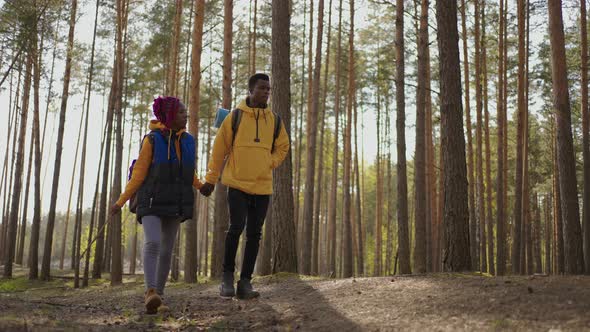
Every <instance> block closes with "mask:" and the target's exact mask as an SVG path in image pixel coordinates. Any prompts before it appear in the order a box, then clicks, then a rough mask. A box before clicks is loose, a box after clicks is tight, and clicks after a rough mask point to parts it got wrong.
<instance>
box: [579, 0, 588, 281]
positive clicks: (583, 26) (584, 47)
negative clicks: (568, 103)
mask: <svg viewBox="0 0 590 332" xmlns="http://www.w3.org/2000/svg"><path fill="white" fill-rule="evenodd" d="M586 22H587V19H586V1H585V0H580V52H581V55H580V62H581V71H582V72H581V84H580V86H581V90H582V91H581V99H582V103H581V105H580V106H581V107H580V110H581V113H582V151H583V152H582V155H583V158H584V193H583V197H582V202H584V203H583V211H582V225H583V227H582V228H583V231H584V271H585V272H586V274H589V273H590V109H589V108H588V23H586Z"/></svg>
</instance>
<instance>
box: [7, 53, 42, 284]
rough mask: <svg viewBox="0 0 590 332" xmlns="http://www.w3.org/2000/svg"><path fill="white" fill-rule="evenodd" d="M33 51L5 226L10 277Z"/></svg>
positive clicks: (14, 246)
mask: <svg viewBox="0 0 590 332" xmlns="http://www.w3.org/2000/svg"><path fill="white" fill-rule="evenodd" d="M34 56H35V54H34V52H30V53H29V54H28V55H27V65H26V69H25V83H24V87H23V101H22V107H21V110H20V116H21V120H20V129H19V136H18V144H17V145H18V151H17V152H16V158H14V159H13V162H14V183H13V184H12V201H11V202H10V217H9V219H8V224H7V225H5V228H7V233H6V234H7V236H6V238H5V239H6V243H5V250H6V256H5V261H4V277H5V278H12V263H13V262H14V254H15V251H16V235H17V228H18V211H19V209H18V208H19V203H20V195H21V191H22V182H23V169H24V159H25V138H26V132H27V119H28V115H29V97H30V93H31V76H32V68H33V62H35V61H37V59H36V58H35V57H34ZM15 130H16V128H15Z"/></svg>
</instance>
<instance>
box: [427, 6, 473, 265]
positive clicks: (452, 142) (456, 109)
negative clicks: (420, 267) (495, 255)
mask: <svg viewBox="0 0 590 332" xmlns="http://www.w3.org/2000/svg"><path fill="white" fill-rule="evenodd" d="M436 9H437V10H436V21H437V23H438V31H437V36H438V48H439V54H440V78H441V90H440V92H441V95H442V96H448V98H445V99H443V100H442V101H441V125H442V128H441V134H442V147H443V163H444V188H445V195H444V206H443V213H444V216H443V224H444V225H445V248H444V260H443V262H444V269H445V270H446V271H463V270H470V269H471V266H470V265H471V264H470V263H471V257H470V255H469V249H468V248H469V209H468V206H467V170H466V168H465V165H466V163H465V137H464V136H463V123H462V118H463V107H462V105H461V70H460V66H459V47H458V41H459V35H458V31H457V0H444V1H443V0H437V1H436Z"/></svg>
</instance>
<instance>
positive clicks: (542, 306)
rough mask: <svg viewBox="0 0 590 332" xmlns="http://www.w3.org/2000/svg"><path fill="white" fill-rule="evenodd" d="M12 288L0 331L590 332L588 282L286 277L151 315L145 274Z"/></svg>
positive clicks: (177, 299) (200, 292)
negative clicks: (145, 303) (245, 292)
mask: <svg viewBox="0 0 590 332" xmlns="http://www.w3.org/2000/svg"><path fill="white" fill-rule="evenodd" d="M12 282H14V281H6V280H0V290H2V289H4V290H3V291H2V292H0V313H1V315H0V330H10V331H15V330H16V331H18V330H21V331H22V330H39V331H46V330H51V329H54V330H63V329H66V330H69V329H72V328H73V329H76V330H85V331H102V330H130V329H132V330H195V331H199V330H263V331H292V330H301V331H310V330H315V331H361V330H362V331H390V330H420V331H423V330H429V331H432V330H434V331H438V330H441V331H442V330H445V331H455V330H543V331H549V330H553V331H558V330H563V331H566V330H572V331H574V330H575V331H583V330H587V331H590V277H545V276H535V277H506V278H492V277H485V276H472V275H461V274H453V275H449V274H435V275H426V276H407V277H406V276H403V277H399V276H396V277H384V278H360V279H342V280H326V279H301V278H299V277H297V276H284V275H282V276H278V277H276V276H275V277H266V278H259V279H257V280H255V283H254V286H255V287H256V288H257V289H258V290H260V292H261V294H262V296H261V298H260V299H256V300H251V301H238V300H224V299H221V298H219V297H218V296H217V284H216V283H204V284H197V285H187V284H182V283H178V284H174V283H171V284H170V286H169V287H168V288H167V290H166V296H165V297H164V300H165V302H166V304H168V305H169V306H170V311H169V312H164V313H160V314H158V315H153V316H148V315H144V314H143V308H142V300H143V297H142V285H141V280H140V278H136V279H126V281H125V284H124V285H122V286H118V287H110V286H108V284H98V285H94V286H92V287H90V288H87V289H72V288H71V287H69V282H66V283H64V282H59V281H55V282H53V283H52V284H51V285H49V286H48V285H47V284H43V283H34V284H27V285H25V286H27V287H35V288H36V289H29V290H26V291H24V290H23V289H22V288H21V289H19V288H18V287H14V289H9V288H10V287H7V286H10V284H9V283H12ZM23 282H24V281H21V283H23ZM21 286H22V285H21ZM7 289H8V290H7Z"/></svg>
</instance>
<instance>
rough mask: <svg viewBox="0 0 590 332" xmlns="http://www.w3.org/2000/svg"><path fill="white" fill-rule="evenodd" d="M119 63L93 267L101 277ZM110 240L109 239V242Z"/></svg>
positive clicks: (110, 107) (109, 108) (109, 114)
mask: <svg viewBox="0 0 590 332" xmlns="http://www.w3.org/2000/svg"><path fill="white" fill-rule="evenodd" d="M117 70H118V68H117V65H116V62H115V64H114V65H113V73H112V81H111V91H110V93H109V102H108V106H107V115H106V135H105V142H104V144H105V155H104V168H103V170H102V171H103V173H102V185H101V190H100V201H99V203H98V222H97V225H96V226H97V229H98V232H97V239H96V246H95V251H94V264H93V268H92V277H93V278H95V279H100V278H101V275H102V269H103V268H104V263H103V258H104V254H103V253H104V251H105V234H104V228H105V227H106V226H104V225H105V219H106V212H107V191H108V185H109V169H110V165H111V141H112V134H113V115H114V91H115V86H114V84H115V83H116V79H115V78H116V77H117ZM108 243H109V242H108V241H107V244H108Z"/></svg>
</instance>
